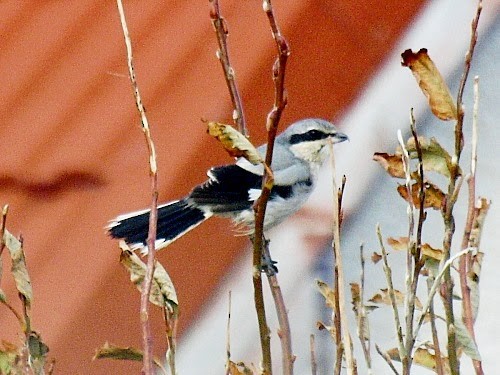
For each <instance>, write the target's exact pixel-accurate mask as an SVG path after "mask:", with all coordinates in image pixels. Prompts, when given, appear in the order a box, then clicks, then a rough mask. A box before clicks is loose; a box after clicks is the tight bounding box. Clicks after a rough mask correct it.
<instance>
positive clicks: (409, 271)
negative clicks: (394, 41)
mask: <svg viewBox="0 0 500 375" xmlns="http://www.w3.org/2000/svg"><path fill="white" fill-rule="evenodd" d="M410 118H411V121H410V123H413V122H414V118H413V111H410ZM398 140H399V145H400V147H401V150H402V151H403V152H402V158H401V160H402V161H403V169H404V172H405V177H406V178H405V185H406V191H407V194H408V197H409V199H408V222H409V224H408V248H407V250H406V275H405V276H406V293H405V294H404V311H405V322H406V329H405V331H406V332H410V334H411V332H412V327H413V314H414V311H415V294H413V293H412V291H413V290H412V285H413V281H414V280H413V269H414V267H413V253H414V248H415V241H414V239H413V234H414V231H415V205H414V203H413V198H412V191H411V170H410V155H409V153H408V150H407V149H406V145H405V142H404V140H403V136H402V134H401V130H399V129H398ZM417 142H418V140H417ZM420 190H422V188H421V189H420ZM422 201H423V200H421V202H422ZM384 265H385V260H384ZM417 277H418V275H417ZM391 302H392V299H391ZM412 341H413V340H412V338H411V337H408V335H406V336H405V344H404V347H405V351H404V353H405V356H401V353H400V357H401V364H402V365H403V374H409V373H410V368H411V362H412V357H411V350H412V346H410V345H409V344H410V343H411V342H412Z"/></svg>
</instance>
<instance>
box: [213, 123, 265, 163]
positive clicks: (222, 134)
mask: <svg viewBox="0 0 500 375" xmlns="http://www.w3.org/2000/svg"><path fill="white" fill-rule="evenodd" d="M207 126H208V134H210V135H211V136H212V137H214V138H216V139H217V140H218V141H219V142H220V143H221V144H222V146H223V147H224V149H225V150H226V151H227V152H228V153H229V155H231V156H233V157H236V158H239V157H244V158H245V159H247V160H248V161H249V162H250V163H252V164H255V165H257V164H260V163H262V162H263V161H262V157H261V156H260V154H259V153H258V151H257V149H256V148H255V147H254V146H253V145H252V143H250V141H249V140H248V139H247V138H246V137H245V136H244V135H243V134H241V133H240V132H239V131H238V130H236V129H235V128H233V127H232V126H230V125H226V124H221V123H219V122H213V121H209V122H208V123H207Z"/></svg>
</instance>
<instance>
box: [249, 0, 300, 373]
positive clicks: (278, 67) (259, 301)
mask: <svg viewBox="0 0 500 375" xmlns="http://www.w3.org/2000/svg"><path fill="white" fill-rule="evenodd" d="M263 8H264V11H265V12H266V15H267V17H268V19H269V23H270V25H271V30H272V33H273V37H274V40H275V42H276V45H277V49H278V58H277V59H276V61H275V63H274V66H273V80H274V86H275V96H274V106H273V109H272V110H271V111H270V112H269V114H268V116H267V123H266V128H267V149H266V158H265V165H264V166H265V167H266V168H265V172H264V177H263V180H262V193H261V195H260V197H259V199H258V200H257V201H256V202H255V205H254V211H255V236H254V240H253V268H254V272H253V284H254V299H255V306H256V310H257V317H258V321H259V332H260V340H261V346H262V357H263V359H262V365H263V372H264V374H270V373H271V372H272V368H271V344H270V337H269V328H268V326H267V322H266V317H265V308H264V298H263V295H262V277H261V272H260V264H261V260H262V252H263V250H264V247H263V246H264V241H263V238H264V217H265V213H266V207H267V201H268V200H269V196H270V194H271V189H272V186H273V183H274V177H273V174H272V171H271V169H270V166H271V164H272V159H273V151H274V141H275V139H276V134H277V131H278V124H279V121H280V118H281V113H282V111H283V110H284V108H285V106H286V95H285V88H284V84H285V69H286V61H287V59H288V55H289V49H288V43H287V42H286V40H285V38H284V37H283V36H282V35H281V32H280V30H279V27H278V25H277V23H276V17H275V16H274V11H273V7H272V5H271V1H270V0H265V1H264V4H263ZM281 331H282V333H283V332H284V331H283V329H281ZM286 350H287V348H286V347H282V351H283V352H284V353H285V351H286ZM284 356H285V358H289V357H291V353H289V354H284Z"/></svg>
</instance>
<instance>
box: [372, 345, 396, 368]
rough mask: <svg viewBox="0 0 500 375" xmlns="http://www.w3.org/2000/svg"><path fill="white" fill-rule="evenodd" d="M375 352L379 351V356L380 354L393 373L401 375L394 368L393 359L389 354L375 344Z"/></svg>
mask: <svg viewBox="0 0 500 375" xmlns="http://www.w3.org/2000/svg"><path fill="white" fill-rule="evenodd" d="M375 350H376V351H377V353H378V354H380V356H381V357H382V358H383V359H384V361H385V362H386V363H387V364H388V365H389V367H390V369H391V370H392V372H393V373H394V374H396V375H399V372H398V370H396V367H394V364H393V363H392V360H391V357H389V355H388V354H387V353H384V352H383V351H382V350H381V349H380V347H379V346H378V345H377V344H375Z"/></svg>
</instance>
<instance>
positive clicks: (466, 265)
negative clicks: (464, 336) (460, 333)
mask: <svg viewBox="0 0 500 375" xmlns="http://www.w3.org/2000/svg"><path fill="white" fill-rule="evenodd" d="M478 110H479V78H478V77H475V78H474V108H473V114H472V142H471V143H472V154H471V163H470V174H469V176H468V178H467V183H468V187H469V189H468V192H469V194H468V195H469V196H468V209H467V219H466V221H465V228H464V234H463V237H462V249H465V248H467V247H468V246H470V236H471V231H472V225H473V222H474V221H475V218H476V213H477V211H476V209H475V202H476V164H477V118H478ZM470 266H471V255H470V253H469V254H466V255H465V256H464V257H462V258H460V263H459V275H460V289H461V291H462V311H463V313H462V320H463V322H464V324H465V326H466V327H467V330H468V331H469V334H470V335H471V337H472V339H473V340H474V342H475V341H476V338H475V332H474V316H473V314H472V304H471V295H470V289H469V286H468V283H467V276H468V273H469V271H470ZM472 363H473V365H474V370H475V372H476V374H477V375H480V374H483V369H482V364H481V361H478V360H476V359H473V360H472Z"/></svg>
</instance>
